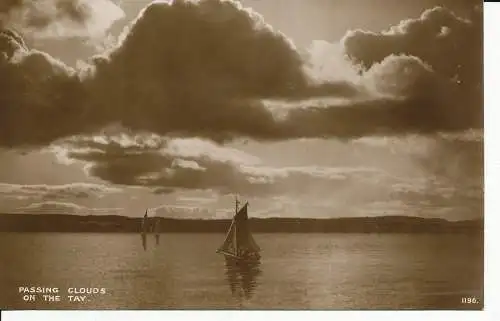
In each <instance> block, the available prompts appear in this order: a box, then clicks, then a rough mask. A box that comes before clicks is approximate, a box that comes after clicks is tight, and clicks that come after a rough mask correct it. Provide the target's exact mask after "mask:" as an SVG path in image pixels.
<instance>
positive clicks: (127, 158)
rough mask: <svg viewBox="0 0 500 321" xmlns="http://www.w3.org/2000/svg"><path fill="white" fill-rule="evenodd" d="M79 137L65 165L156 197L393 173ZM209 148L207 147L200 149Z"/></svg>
mask: <svg viewBox="0 0 500 321" xmlns="http://www.w3.org/2000/svg"><path fill="white" fill-rule="evenodd" d="M146 137H147V136H144V139H141V138H139V137H128V138H127V136H124V135H118V136H115V137H113V138H109V137H106V138H105V137H102V136H101V137H94V138H93V139H89V138H74V139H73V140H71V141H68V142H67V143H66V145H64V146H59V147H58V152H59V153H60V154H61V155H60V157H62V156H63V155H62V151H63V150H65V151H66V152H65V155H64V157H65V158H66V159H64V160H63V161H64V163H68V161H71V160H73V161H82V162H84V164H85V165H84V166H85V168H86V170H87V173H88V174H89V175H91V176H94V177H97V178H100V179H103V180H105V181H108V182H110V183H114V184H124V185H131V186H147V187H151V188H154V191H155V193H172V192H174V191H175V190H177V189H187V190H197V189H200V190H213V191H217V192H218V193H220V194H226V193H241V194H246V195H267V194H283V193H285V194H295V195H300V194H304V193H306V194H307V193H323V194H324V193H330V191H331V190H332V189H339V188H342V187H343V186H348V185H350V184H353V183H355V182H363V184H366V185H370V186H371V185H376V184H378V183H379V182H380V181H381V180H387V179H388V178H389V177H388V176H390V175H389V174H387V173H385V172H383V171H381V170H377V169H374V168H363V167H355V168H349V167H328V166H288V167H283V168H277V167H269V166H264V165H263V164H261V162H260V160H259V159H258V158H256V157H255V156H252V155H249V154H246V153H244V152H242V151H240V150H237V149H234V148H230V147H221V146H218V145H216V144H214V143H213V142H210V141H208V140H202V139H180V138H173V139H166V138H164V139H158V140H155V139H152V140H148V139H146ZM200 146H204V148H200Z"/></svg>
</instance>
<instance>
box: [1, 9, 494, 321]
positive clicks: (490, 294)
mask: <svg viewBox="0 0 500 321" xmlns="http://www.w3.org/2000/svg"><path fill="white" fill-rule="evenodd" d="M484 17H485V25H484V29H485V38H484V41H485V56H484V59H485V60H484V64H485V108H484V110H485V160H486V163H485V187H486V189H485V213H486V215H485V240H486V247H485V254H486V264H485V270H486V273H485V298H484V299H485V309H484V311H442V312H441V311H394V312H386V311H380V312H379V311H375V312H374V311H343V312H337V311H335V312H327V311H313V312H308V311H286V312H285V311H248V312H240V311H216V312H212V311H168V312H160V311H7V312H5V311H4V312H2V320H5V321H25V320H36V321H42V320H50V321H59V320H60V321H68V320H71V321H73V320H74V321H80V320H82V321H83V320H85V321H87V320H92V321H100V320H103V321H104V320H105V321H110V320H140V319H146V320H148V321H156V320H158V321H159V320H161V321H165V320H166V319H167V320H169V321H177V320H179V321H189V320H193V319H194V320H206V321H211V320H214V321H220V320H238V321H244V320H266V319H269V318H273V319H275V320H278V319H281V320H287V321H293V320H301V321H302V320H304V318H314V319H318V320H332V319H333V318H335V319H337V320H349V321H357V320H381V321H382V320H383V321H386V320H393V319H394V320H418V321H421V320H426V321H427V320H439V321H442V320H457V321H458V320H500V309H499V308H498V304H499V303H500V299H499V296H498V292H499V291H500V284H499V279H498V274H494V273H493V271H500V264H499V260H498V253H499V252H500V250H499V249H498V246H497V248H496V250H495V249H494V244H495V242H494V241H495V239H496V240H498V237H497V236H498V234H499V232H495V231H494V230H493V229H494V228H495V226H498V224H497V223H498V215H500V209H499V203H498V202H496V200H497V198H498V197H495V196H496V195H497V193H496V191H498V190H499V188H498V187H499V184H500V177H499V175H498V174H499V170H500V157H499V156H500V151H499V149H498V140H497V137H498V138H500V124H499V122H500V110H499V109H500V100H499V99H498V96H497V95H500V77H499V73H500V68H499V67H500V43H499V41H500V32H497V30H498V28H499V27H500V26H499V25H500V24H499V23H498V20H500V4H498V3H485V5H484ZM495 27H496V28H495ZM463 277H464V278H467V275H464V276H463ZM0 291H1V290H0Z"/></svg>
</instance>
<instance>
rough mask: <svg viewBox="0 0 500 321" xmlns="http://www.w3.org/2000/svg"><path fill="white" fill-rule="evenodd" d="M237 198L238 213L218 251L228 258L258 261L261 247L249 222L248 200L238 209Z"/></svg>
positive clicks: (237, 202)
mask: <svg viewBox="0 0 500 321" xmlns="http://www.w3.org/2000/svg"><path fill="white" fill-rule="evenodd" d="M238 205H239V201H238V199H236V211H235V212H236V213H235V215H234V217H233V220H232V222H231V226H230V227H229V230H228V232H227V235H226V239H225V240H224V243H223V244H222V246H221V247H220V248H219V249H217V253H220V254H224V256H225V257H226V259H231V260H236V261H257V260H259V259H260V254H259V252H260V247H259V246H258V245H257V243H256V242H255V240H254V238H253V236H252V234H251V233H250V227H249V222H248V202H246V203H245V205H243V207H242V208H241V209H238Z"/></svg>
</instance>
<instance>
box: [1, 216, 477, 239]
mask: <svg viewBox="0 0 500 321" xmlns="http://www.w3.org/2000/svg"><path fill="white" fill-rule="evenodd" d="M155 219H159V220H160V221H161V224H160V231H161V232H174V233H224V232H226V230H227V228H228V227H229V224H230V220H208V219H207V220H198V219H173V218H160V217H158V218H155ZM141 222H142V217H138V218H132V217H126V216H118V215H88V216H81V215H67V214H0V232H95V233H103V232H114V233H138V232H140V229H141ZM250 226H251V229H252V231H253V232H262V233H467V234H469V233H482V232H483V220H482V219H480V220H468V221H458V222H451V221H447V220H444V219H430V218H420V217H411V216H379V217H351V218H329V219H313V218H251V219H250Z"/></svg>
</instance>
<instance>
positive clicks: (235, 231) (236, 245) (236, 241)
mask: <svg viewBox="0 0 500 321" xmlns="http://www.w3.org/2000/svg"><path fill="white" fill-rule="evenodd" d="M238 205H240V201H239V200H238V195H236V196H235V210H236V211H235V212H234V216H235V217H236V214H238ZM233 221H234V218H233ZM237 228H238V224H234V250H235V252H236V255H240V253H239V252H240V251H239V249H238V230H237Z"/></svg>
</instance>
